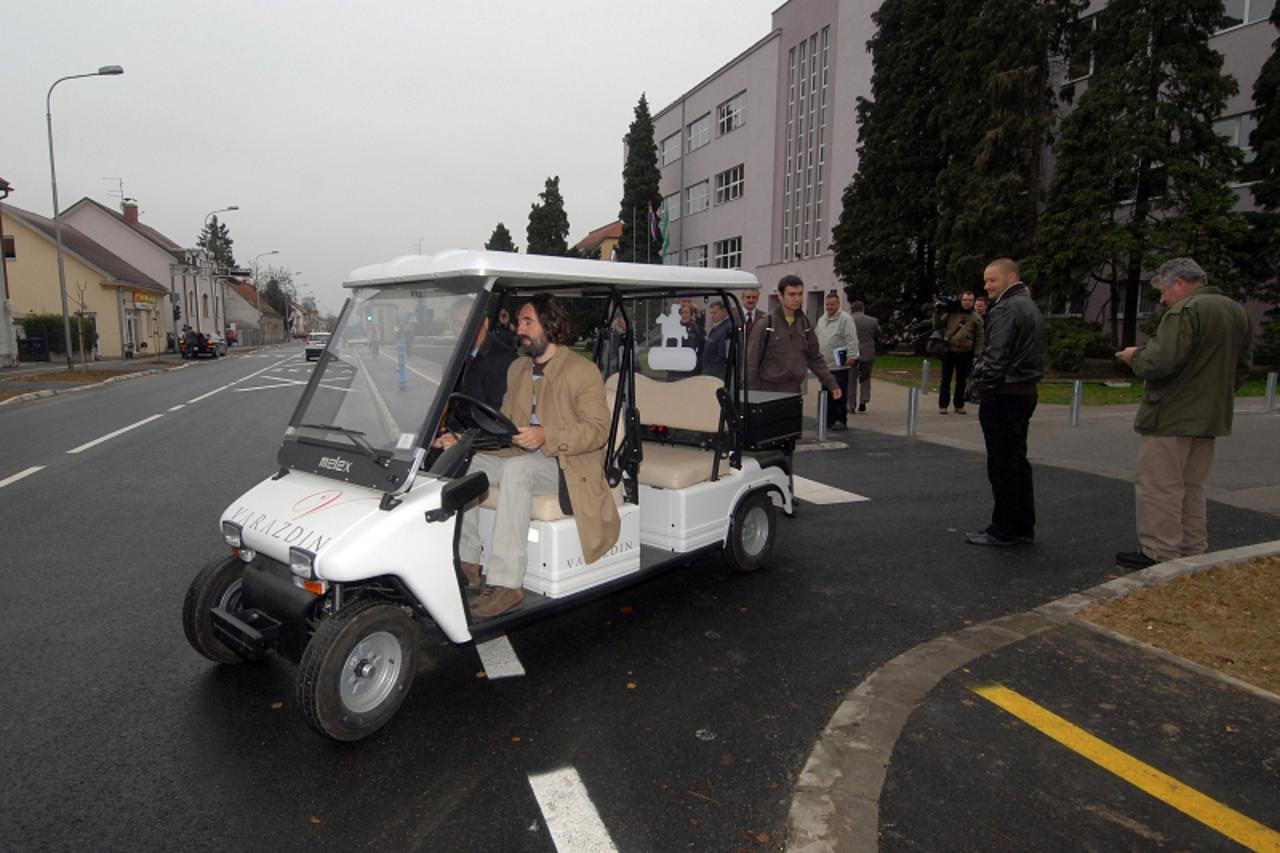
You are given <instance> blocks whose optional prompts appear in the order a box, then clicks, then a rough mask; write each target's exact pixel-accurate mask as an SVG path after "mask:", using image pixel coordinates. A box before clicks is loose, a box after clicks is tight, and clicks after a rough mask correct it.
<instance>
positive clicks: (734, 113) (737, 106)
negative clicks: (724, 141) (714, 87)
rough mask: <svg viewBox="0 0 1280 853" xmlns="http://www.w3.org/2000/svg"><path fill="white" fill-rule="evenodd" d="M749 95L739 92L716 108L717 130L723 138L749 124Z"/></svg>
mask: <svg viewBox="0 0 1280 853" xmlns="http://www.w3.org/2000/svg"><path fill="white" fill-rule="evenodd" d="M746 109H747V93H746V92H739V93H738V94H736V95H734V96H733V97H732V98H730V99H729V100H727V101H725V102H724V103H723V104H721V105H720V106H718V107H716V128H717V131H718V132H719V134H720V135H721V136H724V135H725V134H726V133H732V132H733V131H735V130H737V129H738V128H740V127H742V126H743V125H744V124H746V122H747V114H746Z"/></svg>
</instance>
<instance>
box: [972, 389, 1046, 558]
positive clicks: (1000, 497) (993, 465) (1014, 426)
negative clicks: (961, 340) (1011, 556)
mask: <svg viewBox="0 0 1280 853" xmlns="http://www.w3.org/2000/svg"><path fill="white" fill-rule="evenodd" d="M1035 410H1036V395H1035V394H1004V395H997V396H996V397H994V398H993V399H990V400H984V401H983V402H982V405H981V407H979V409H978V422H979V423H980V424H982V437H983V438H984V439H985V440H986V443H987V479H988V480H990V481H991V494H992V497H993V498H994V499H995V506H994V507H993V508H992V510H991V525H990V526H989V527H988V528H987V532H988V533H990V534H991V535H992V536H994V537H996V538H997V539H1016V538H1018V537H1019V536H1026V537H1031V536H1034V535H1035V529H1036V500H1035V490H1034V488H1033V485H1032V482H1031V463H1030V462H1028V461H1027V431H1028V429H1029V428H1030V425H1031V414H1032V413H1033V412H1034V411H1035Z"/></svg>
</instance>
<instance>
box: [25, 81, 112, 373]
mask: <svg viewBox="0 0 1280 853" xmlns="http://www.w3.org/2000/svg"><path fill="white" fill-rule="evenodd" d="M123 73H124V69H123V68H121V67H120V66H119V65H104V66H102V67H101V68H99V69H98V70H97V71H90V72H89V73H88V74H72V75H70V76H68V77H59V78H58V79H57V80H54V81H53V85H52V86H50V87H49V92H48V94H46V95H45V96H44V122H45V129H46V130H47V131H48V132H49V184H50V186H52V188H53V243H54V246H55V247H56V250H57V254H58V295H59V296H60V297H61V299H62V335H63V338H64V340H65V341H66V347H67V370H71V369H73V368H74V366H75V365H74V363H73V362H72V361H71V315H70V314H69V313H68V312H67V273H66V270H65V268H64V265H63V260H62V211H60V210H59V209H58V172H57V170H56V169H55V168H54V165H53V109H52V107H51V102H52V98H53V90H54V89H55V88H57V85H58V84H59V83H64V82H66V81H67V80H79V79H80V78H81V77H114V76H117V75H119V74H123ZM120 332H121V334H124V330H123V329H121V330H120Z"/></svg>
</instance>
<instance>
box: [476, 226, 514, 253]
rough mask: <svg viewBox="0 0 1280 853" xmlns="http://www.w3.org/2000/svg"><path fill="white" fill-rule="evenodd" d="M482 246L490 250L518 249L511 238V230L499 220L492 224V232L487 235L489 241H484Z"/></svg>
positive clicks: (506, 250)
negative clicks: (494, 224)
mask: <svg viewBox="0 0 1280 853" xmlns="http://www.w3.org/2000/svg"><path fill="white" fill-rule="evenodd" d="M484 247H485V248H486V249H488V250H489V251H491V252H515V251H519V250H518V249H516V244H515V242H514V241H513V240H512V239H511V232H510V231H508V230H507V226H505V225H503V224H502V223H501V222H499V223H498V224H497V225H496V226H494V229H493V233H492V234H490V235H489V242H487V243H485V244H484Z"/></svg>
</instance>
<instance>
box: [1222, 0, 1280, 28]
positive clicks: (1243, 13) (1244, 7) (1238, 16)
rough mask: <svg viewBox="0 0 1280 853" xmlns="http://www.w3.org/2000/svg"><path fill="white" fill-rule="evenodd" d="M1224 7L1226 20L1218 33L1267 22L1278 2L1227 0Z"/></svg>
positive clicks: (1270, 0)
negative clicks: (1244, 25)
mask: <svg viewBox="0 0 1280 853" xmlns="http://www.w3.org/2000/svg"><path fill="white" fill-rule="evenodd" d="M1222 5H1223V7H1224V11H1225V12H1226V19H1225V20H1224V21H1223V23H1222V29H1220V30H1218V32H1222V30H1229V29H1231V28H1232V27H1239V26H1241V25H1243V24H1252V23H1256V22H1257V21H1265V20H1267V19H1268V18H1270V17H1271V12H1272V10H1273V9H1275V7H1276V0H1226V2H1224V3H1223V4H1222Z"/></svg>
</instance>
